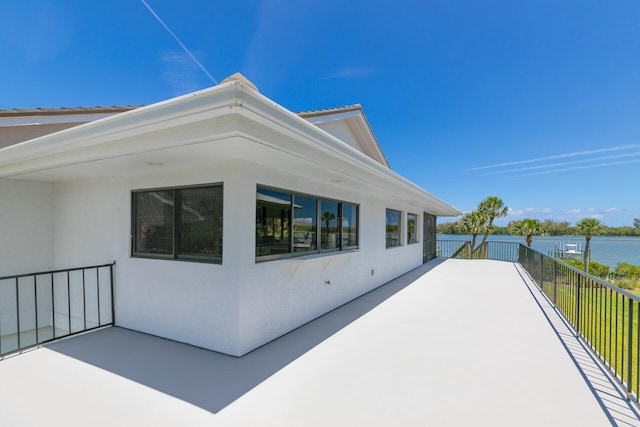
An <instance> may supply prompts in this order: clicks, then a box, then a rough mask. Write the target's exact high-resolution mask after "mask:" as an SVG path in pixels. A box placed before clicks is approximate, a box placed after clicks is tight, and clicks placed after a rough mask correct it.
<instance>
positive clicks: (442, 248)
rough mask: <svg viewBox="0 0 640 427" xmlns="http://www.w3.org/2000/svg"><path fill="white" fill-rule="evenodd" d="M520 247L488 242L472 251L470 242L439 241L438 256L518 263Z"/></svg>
mask: <svg viewBox="0 0 640 427" xmlns="http://www.w3.org/2000/svg"><path fill="white" fill-rule="evenodd" d="M518 246H519V243H516V242H500V241H494V240H487V241H486V242H484V243H482V244H476V247H475V248H474V250H473V251H472V250H471V241H470V240H438V241H437V246H436V254H437V255H438V258H462V259H493V260H498V261H512V262H517V261H518Z"/></svg>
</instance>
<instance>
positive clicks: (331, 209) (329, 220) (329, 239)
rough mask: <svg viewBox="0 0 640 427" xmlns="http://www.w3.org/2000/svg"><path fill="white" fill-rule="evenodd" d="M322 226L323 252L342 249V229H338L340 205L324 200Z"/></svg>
mask: <svg viewBox="0 0 640 427" xmlns="http://www.w3.org/2000/svg"><path fill="white" fill-rule="evenodd" d="M320 212H321V213H322V214H321V219H322V224H321V226H320V236H322V244H321V246H320V248H321V249H322V250H337V249H340V238H339V234H340V229H339V228H338V220H339V214H338V203H337V202H330V201H327V200H323V201H322V202H320Z"/></svg>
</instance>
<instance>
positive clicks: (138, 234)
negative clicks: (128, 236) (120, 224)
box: [132, 184, 222, 262]
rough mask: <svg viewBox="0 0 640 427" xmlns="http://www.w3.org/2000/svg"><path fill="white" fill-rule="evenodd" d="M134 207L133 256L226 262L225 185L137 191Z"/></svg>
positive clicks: (135, 192) (133, 202) (134, 196)
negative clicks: (223, 253)
mask: <svg viewBox="0 0 640 427" xmlns="http://www.w3.org/2000/svg"><path fill="white" fill-rule="evenodd" d="M176 206H178V207H179V209H177V208H176ZM132 210H133V212H132V216H133V221H132V229H133V230H132V240H133V241H132V246H133V248H132V254H133V256H139V257H147V258H164V259H186V260H195V261H208V262H222V184H216V185H203V186H198V187H181V188H172V189H158V190H140V191H134V192H133V193H132Z"/></svg>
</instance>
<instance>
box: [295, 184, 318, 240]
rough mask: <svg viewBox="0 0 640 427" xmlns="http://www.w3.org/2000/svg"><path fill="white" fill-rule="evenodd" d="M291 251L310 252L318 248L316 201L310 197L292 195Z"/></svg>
mask: <svg viewBox="0 0 640 427" xmlns="http://www.w3.org/2000/svg"><path fill="white" fill-rule="evenodd" d="M293 204H294V215H295V218H294V220H293V251H294V252H312V251H315V250H317V249H318V236H317V228H318V221H317V218H318V201H317V200H316V199H312V198H310V197H303V196H295V197H294V201H293Z"/></svg>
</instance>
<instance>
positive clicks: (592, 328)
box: [519, 245, 640, 403]
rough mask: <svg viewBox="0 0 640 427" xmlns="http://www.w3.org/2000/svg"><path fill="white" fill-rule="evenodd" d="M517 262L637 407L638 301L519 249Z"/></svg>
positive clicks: (639, 371) (639, 369)
mask: <svg viewBox="0 0 640 427" xmlns="http://www.w3.org/2000/svg"><path fill="white" fill-rule="evenodd" d="M519 252H520V253H519V262H520V264H521V265H522V266H523V267H524V268H525V270H527V272H528V273H529V275H530V276H531V277H532V278H533V280H534V281H535V282H536V284H537V285H538V287H539V288H540V289H541V290H542V292H544V293H545V295H546V296H547V297H548V298H549V299H550V300H551V301H552V302H553V303H554V305H555V306H556V308H557V309H558V310H559V311H560V312H561V313H562V314H563V315H564V317H565V318H566V319H567V321H568V322H569V323H570V324H571V325H572V326H573V328H574V329H575V331H576V334H577V335H578V336H579V337H580V338H582V339H583V340H584V342H585V343H586V344H587V345H588V346H589V347H591V349H592V350H593V352H594V353H595V354H596V355H597V357H598V358H599V359H600V360H601V361H602V362H603V364H604V365H605V366H606V367H607V368H608V369H609V371H610V372H611V374H612V375H613V376H615V377H616V378H617V379H618V381H619V382H620V384H621V385H622V386H623V387H624V389H625V391H626V392H627V398H628V399H630V400H633V401H635V402H636V403H639V400H638V395H639V393H638V390H639V385H640V357H639V356H640V328H639V327H638V325H640V306H639V304H640V297H638V296H637V295H634V294H632V293H630V292H628V291H626V290H624V289H620V288H618V287H616V286H614V285H612V284H611V283H608V282H605V281H604V280H602V279H599V278H597V277H594V276H591V275H588V274H585V273H584V272H583V271H581V270H578V269H576V268H573V267H571V266H569V265H567V264H564V263H562V262H560V261H558V260H556V259H554V258H551V257H549V256H547V255H544V254H541V253H540V252H537V251H534V250H532V249H531V248H528V247H527V246H524V245H520V249H519Z"/></svg>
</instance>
